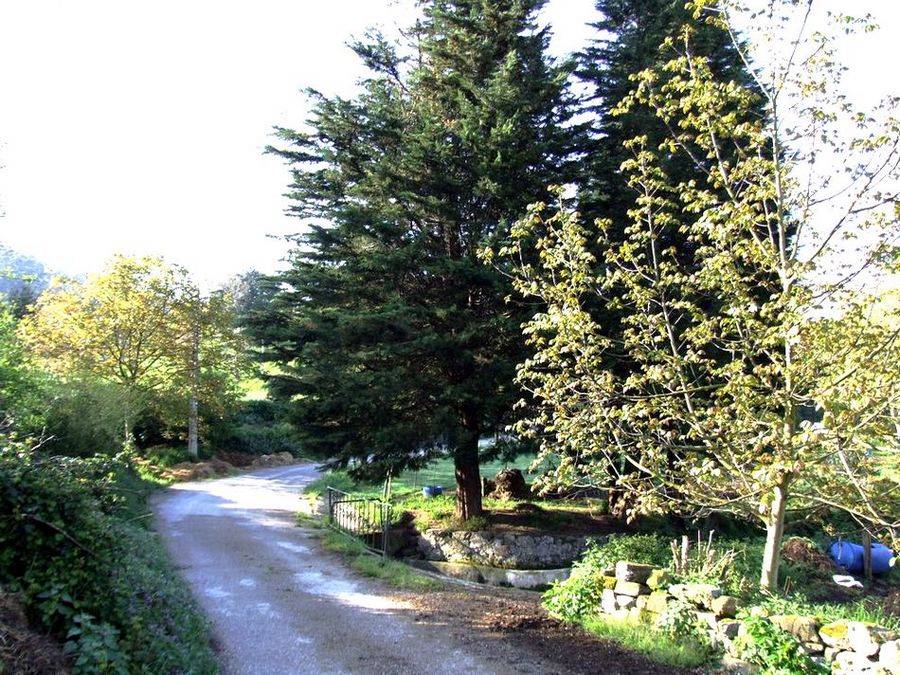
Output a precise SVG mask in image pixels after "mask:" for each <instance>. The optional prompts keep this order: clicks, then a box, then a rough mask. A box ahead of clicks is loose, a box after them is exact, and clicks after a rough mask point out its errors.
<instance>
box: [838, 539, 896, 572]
mask: <svg viewBox="0 0 900 675" xmlns="http://www.w3.org/2000/svg"><path fill="white" fill-rule="evenodd" d="M828 552H829V554H830V555H831V559H832V560H834V562H835V563H836V564H838V565H840V566H841V567H843V568H844V569H846V570H847V571H848V572H851V573H853V572H856V573H860V572H862V571H863V567H864V564H863V547H862V545H861V544H856V543H854V542H852V541H836V542H834V543H833V544H832V545H831V548H830V549H829V550H828ZM893 558H894V552H893V551H892V550H891V549H889V548H888V547H887V546H885V545H884V544H879V543H878V542H872V574H887V572H888V571H889V570H890V569H891V561H892V560H893Z"/></svg>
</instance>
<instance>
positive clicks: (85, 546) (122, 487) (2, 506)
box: [0, 445, 216, 674]
mask: <svg viewBox="0 0 900 675" xmlns="http://www.w3.org/2000/svg"><path fill="white" fill-rule="evenodd" d="M145 497H146V491H145V490H144V487H143V485H142V483H141V482H140V481H139V479H137V477H136V475H135V473H134V472H133V470H132V469H131V467H130V465H129V463H128V461H127V460H125V459H124V458H114V459H110V458H101V457H97V458H89V459H72V458H60V457H49V456H44V455H41V454H39V453H36V452H32V451H30V450H27V449H25V448H22V447H18V446H12V447H10V446H9V445H7V447H4V448H2V449H0V583H3V584H5V585H6V586H8V587H9V588H11V589H12V590H14V591H19V592H21V593H22V595H23V596H24V598H25V601H26V606H27V609H28V611H29V613H30V618H31V620H32V621H33V622H34V623H35V624H36V625H37V626H38V627H39V628H40V629H42V630H44V631H47V632H49V633H51V634H53V635H54V636H56V637H57V638H58V639H60V640H61V641H63V642H64V643H65V650H66V652H67V653H68V654H70V656H71V658H72V661H73V664H74V669H75V671H76V672H84V673H188V672H190V673H200V674H202V673H213V672H215V671H216V663H215V659H214V656H213V654H212V651H211V649H210V646H209V641H208V632H207V629H208V627H207V624H206V621H205V619H204V618H203V617H202V614H201V613H200V612H199V610H198V608H197V607H196V605H195V603H194V601H193V600H192V598H191V596H190V594H189V592H188V590H187V588H186V586H185V584H184V582H183V581H182V580H181V579H180V577H179V576H178V574H177V573H176V571H175V570H174V569H173V567H172V566H171V564H170V563H169V561H168V559H167V558H166V555H165V553H164V551H163V549H162V546H161V544H160V542H159V540H158V538H157V536H156V535H155V534H154V533H153V532H152V531H151V530H149V529H147V527H146V525H144V523H146V518H144V517H143V516H145V515H146V501H145Z"/></svg>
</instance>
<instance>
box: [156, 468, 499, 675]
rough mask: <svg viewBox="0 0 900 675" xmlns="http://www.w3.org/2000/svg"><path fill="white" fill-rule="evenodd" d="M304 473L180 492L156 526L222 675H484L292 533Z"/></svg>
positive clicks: (171, 493) (276, 473)
mask: <svg viewBox="0 0 900 675" xmlns="http://www.w3.org/2000/svg"><path fill="white" fill-rule="evenodd" d="M315 477H316V471H315V467H314V466H313V465H300V466H292V467H280V468H275V469H265V470H261V471H256V472H253V473H249V474H243V475H240V476H234V477H231V478H224V479H220V480H212V481H204V482H197V483H182V484H179V485H175V486H173V487H172V488H170V489H168V490H166V491H164V492H163V493H162V494H161V495H160V496H159V497H158V498H157V499H156V500H155V507H156V509H155V510H156V527H157V529H158V531H159V532H160V534H161V535H162V537H163V539H164V541H165V543H166V545H167V547H168V549H169V551H170V553H171V555H172V557H173V559H174V561H175V563H176V565H178V566H179V567H180V568H181V570H182V573H183V574H184V576H185V577H186V579H187V580H188V582H189V583H190V585H191V588H192V589H193V592H194V595H195V596H196V597H197V599H198V600H199V601H200V604H201V605H202V606H203V608H204V610H205V611H206V613H207V614H208V616H209V617H210V619H211V620H212V623H213V633H214V639H215V641H216V644H217V646H218V648H219V650H220V651H219V654H220V659H221V664H222V670H223V672H225V673H266V674H276V673H313V672H315V673H426V672H458V673H492V672H500V670H498V669H497V667H496V666H497V664H490V663H486V662H485V661H484V660H481V659H480V658H479V657H478V656H474V655H472V654H471V653H469V651H468V650H467V649H466V647H465V645H463V644H462V643H460V642H458V641H457V640H456V639H455V638H454V637H453V636H452V635H448V634H447V631H445V630H441V627H440V626H439V625H435V624H427V625H425V624H421V623H417V622H416V621H415V620H414V619H413V618H412V614H411V608H410V607H409V606H408V604H407V603H406V602H405V601H404V600H402V599H396V598H392V597H389V596H388V595H387V594H384V593H383V592H382V591H381V590H380V588H379V587H378V586H376V585H375V584H374V583H373V582H369V581H367V580H364V579H360V578H359V577H357V576H355V575H353V574H352V573H351V572H349V571H347V570H346V569H344V568H343V567H342V566H341V565H339V564H336V562H335V559H334V558H333V557H332V556H330V555H328V554H324V553H323V552H322V551H321V550H320V549H319V548H318V547H317V545H316V542H315V541H314V539H313V533H312V532H311V531H309V530H305V529H303V528H299V527H297V526H296V520H295V513H296V512H297V511H298V510H300V506H301V504H300V500H299V496H298V495H299V491H300V488H301V487H302V486H303V485H305V484H306V483H308V482H309V481H311V480H312V479H313V478H315Z"/></svg>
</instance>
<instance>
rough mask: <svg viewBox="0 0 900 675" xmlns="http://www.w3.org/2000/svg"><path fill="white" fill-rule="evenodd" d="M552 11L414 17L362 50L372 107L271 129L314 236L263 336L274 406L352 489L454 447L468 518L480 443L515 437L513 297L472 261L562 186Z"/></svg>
mask: <svg viewBox="0 0 900 675" xmlns="http://www.w3.org/2000/svg"><path fill="white" fill-rule="evenodd" d="M543 4H544V2H543V0H517V1H512V0H484V1H480V2H471V1H462V0H432V1H430V2H425V3H423V13H424V17H423V19H422V20H421V22H420V23H419V24H417V26H416V27H415V29H414V30H413V31H412V44H410V45H407V46H398V45H395V44H391V43H390V42H388V41H387V40H385V39H384V38H382V37H380V36H373V37H371V38H370V39H368V40H367V41H365V42H363V43H359V44H357V45H355V47H354V49H355V51H356V53H357V54H358V55H359V56H360V57H361V58H362V59H363V61H364V62H365V63H366V65H367V66H368V67H369V68H370V76H369V78H368V79H367V80H365V82H364V83H363V92H362V93H361V94H360V95H359V96H357V97H355V98H353V99H350V100H345V99H340V98H331V99H329V98H325V97H323V96H321V95H318V94H313V95H314V96H315V98H316V100H317V106H316V109H315V113H314V115H313V117H312V119H311V120H310V121H309V128H310V130H309V131H308V132H293V131H288V130H281V131H280V134H281V136H282V138H283V139H284V140H286V141H289V142H290V143H291V144H292V147H291V148H288V149H282V150H277V151H276V152H278V153H279V154H280V155H282V156H283V157H285V158H286V159H287V160H289V161H290V163H291V165H292V167H293V176H294V181H293V184H292V186H291V192H290V193H289V197H290V198H291V200H292V202H293V204H292V206H291V210H292V212H293V213H294V214H296V215H297V216H299V217H301V218H304V219H306V221H307V224H308V227H309V232H308V233H307V234H305V235H303V236H300V237H298V238H297V239H296V248H295V249H294V251H293V253H292V260H291V262H292V264H291V268H290V270H289V271H288V272H286V273H285V274H284V275H282V276H280V277H279V278H278V280H277V282H278V283H279V284H280V285H281V290H280V292H279V293H278V294H277V296H276V297H275V299H274V301H273V302H272V303H271V306H270V311H269V312H268V313H263V314H262V315H261V316H259V317H258V319H257V321H256V322H255V325H256V333H257V335H258V337H259V339H260V341H261V343H262V344H264V345H265V346H266V348H267V350H268V357H267V358H269V359H270V360H273V361H276V362H277V363H278V364H279V368H280V371H281V373H282V374H280V375H278V376H276V377H274V378H273V380H272V390H273V392H274V393H275V394H276V395H279V396H281V397H283V398H285V399H290V400H291V401H293V406H294V409H295V421H296V424H297V425H298V427H299V429H300V430H301V432H302V433H303V435H304V438H305V444H306V447H308V448H311V449H315V450H318V451H319V452H320V453H321V454H322V455H324V456H332V457H336V458H337V460H338V462H339V463H340V464H342V465H348V464H349V465H352V466H353V467H354V470H355V471H356V472H357V473H360V474H362V473H368V474H369V475H377V476H384V475H386V474H388V473H390V472H396V471H398V470H400V469H402V468H403V467H404V466H409V465H414V464H416V463H417V462H418V463H421V462H423V461H425V460H426V459H427V458H428V457H429V456H430V453H433V452H435V451H444V450H447V451H449V452H450V454H451V455H452V456H453V458H454V462H455V466H456V480H457V514H458V516H459V517H461V518H463V519H466V518H469V517H471V516H474V515H478V514H479V513H481V511H482V506H481V483H480V476H479V451H478V442H479V438H480V437H481V435H482V434H485V433H489V432H492V431H494V430H497V429H499V428H502V426H503V425H504V424H505V423H506V421H507V419H508V416H509V413H510V409H511V405H512V403H513V401H514V399H515V396H514V393H513V375H514V366H515V363H516V362H517V361H518V360H519V359H520V357H521V353H522V351H521V350H522V340H521V336H520V332H519V329H518V327H519V323H520V322H521V314H520V309H519V308H518V307H517V306H515V305H507V304H506V303H504V297H505V296H506V295H508V294H509V293H510V290H511V288H510V286H509V284H508V281H507V279H506V278H505V277H504V276H503V275H501V274H499V273H498V272H497V271H496V270H494V269H492V268H489V267H487V266H485V265H483V264H482V263H481V262H480V261H479V260H478V257H477V253H476V252H477V250H478V249H479V247H480V246H482V245H483V244H484V243H486V242H488V241H489V240H491V239H492V238H493V237H495V236H497V235H498V234H500V233H503V232H504V231H505V229H506V228H507V227H508V226H509V224H510V223H512V222H513V221H514V220H515V219H516V218H517V217H519V216H520V215H521V214H522V213H523V212H524V209H525V207H526V205H527V204H528V203H529V202H531V201H533V200H534V199H535V198H537V197H538V196H539V195H540V194H541V193H542V192H543V189H544V187H543V186H544V185H545V184H546V183H547V182H548V181H550V180H551V179H553V178H554V177H556V176H558V175H559V172H560V171H562V170H563V166H562V164H563V159H564V158H565V156H566V155H567V153H568V152H569V151H570V148H569V147H568V145H567V144H568V139H569V137H570V136H571V134H572V133H573V132H572V131H571V130H569V129H565V128H564V123H565V122H566V121H567V118H568V114H569V113H568V107H567V101H566V94H565V83H566V77H567V70H566V69H565V68H563V67H559V66H557V65H555V64H554V63H552V62H551V60H550V59H549V58H548V57H547V56H546V54H545V50H546V47H547V41H548V35H547V32H546V31H545V30H543V29H541V28H540V27H538V26H537V25H536V23H535V14H536V13H537V12H538V10H539V9H540V8H541V7H542V5H543ZM404 50H406V51H404ZM404 54H406V55H404Z"/></svg>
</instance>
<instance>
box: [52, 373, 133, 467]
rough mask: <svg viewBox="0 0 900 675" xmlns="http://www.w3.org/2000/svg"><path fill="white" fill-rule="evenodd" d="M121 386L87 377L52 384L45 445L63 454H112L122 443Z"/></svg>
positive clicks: (125, 409) (125, 411)
mask: <svg viewBox="0 0 900 675" xmlns="http://www.w3.org/2000/svg"><path fill="white" fill-rule="evenodd" d="M124 401H125V397H124V396H123V394H122V389H121V388H120V387H118V386H116V385H112V384H106V383H102V382H91V381H72V382H68V383H57V384H55V385H54V386H53V390H52V402H51V404H50V406H49V408H48V409H47V412H46V427H47V434H48V435H50V436H51V437H52V438H51V440H50V442H49V443H48V444H47V447H48V448H50V449H52V450H53V451H54V452H58V453H64V454H67V455H76V456H82V457H84V456H89V455H93V454H96V453H107V454H112V453H115V452H116V451H118V450H119V449H120V448H121V447H122V442H123V440H124V420H125V419H126V418H127V417H128V407H127V405H126V404H125V403H124Z"/></svg>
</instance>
